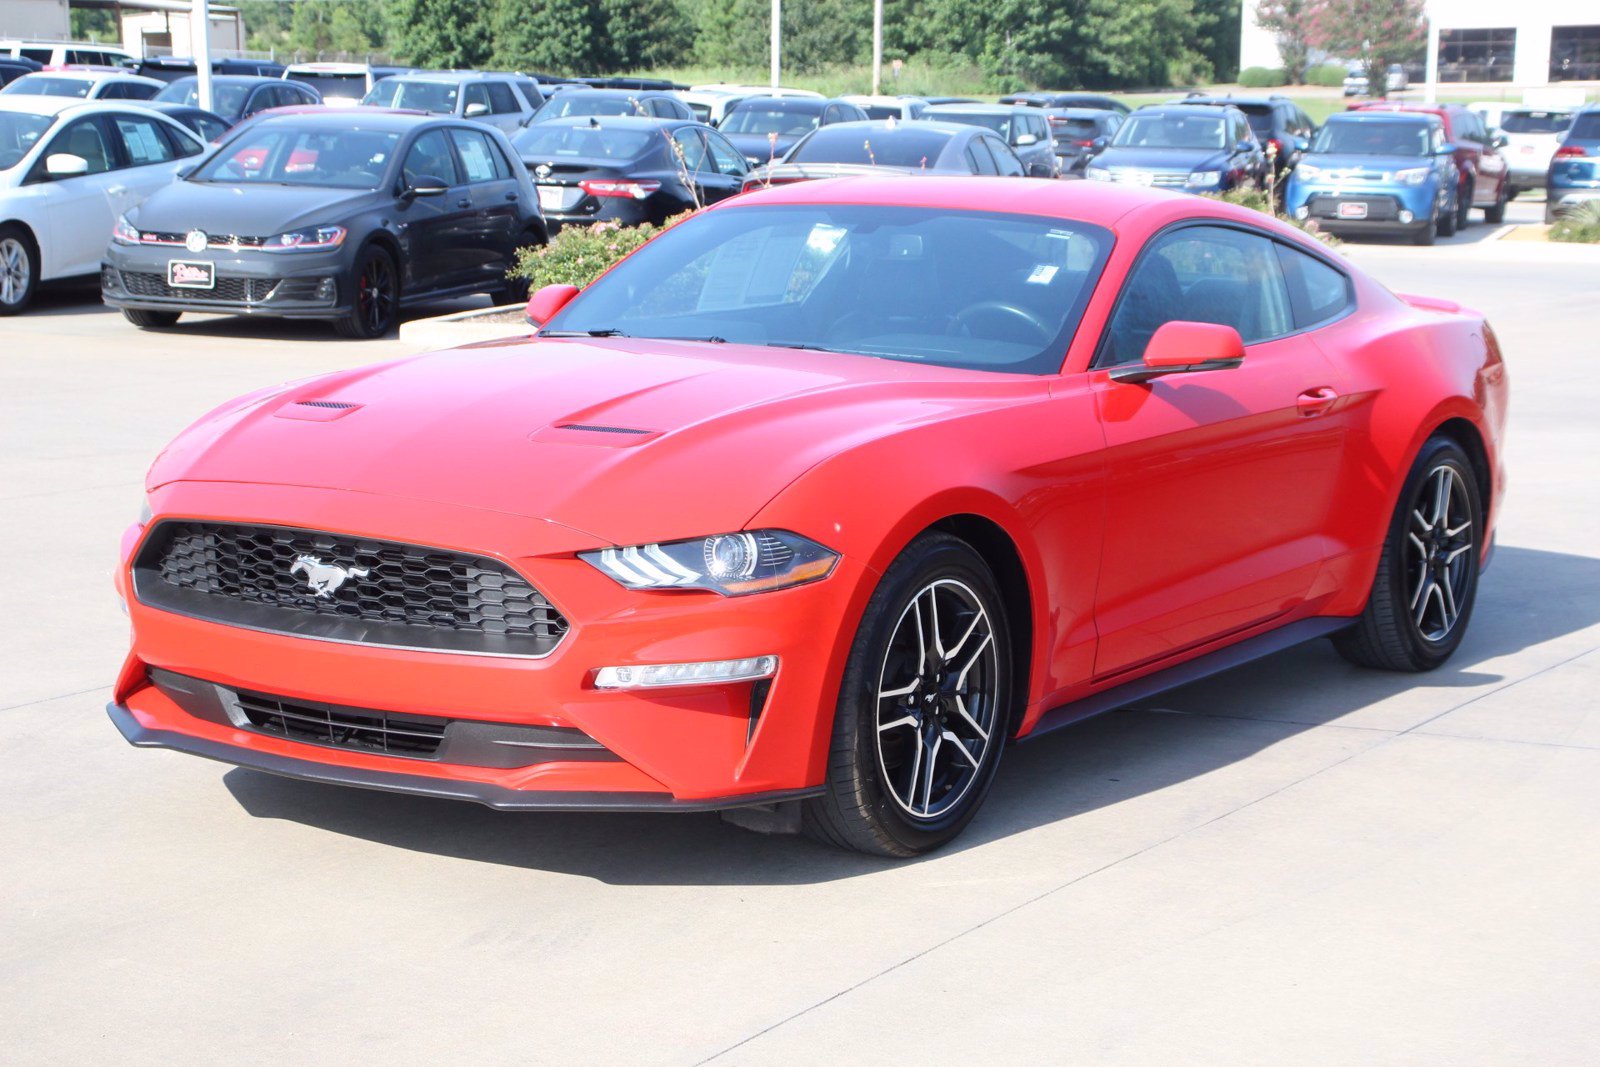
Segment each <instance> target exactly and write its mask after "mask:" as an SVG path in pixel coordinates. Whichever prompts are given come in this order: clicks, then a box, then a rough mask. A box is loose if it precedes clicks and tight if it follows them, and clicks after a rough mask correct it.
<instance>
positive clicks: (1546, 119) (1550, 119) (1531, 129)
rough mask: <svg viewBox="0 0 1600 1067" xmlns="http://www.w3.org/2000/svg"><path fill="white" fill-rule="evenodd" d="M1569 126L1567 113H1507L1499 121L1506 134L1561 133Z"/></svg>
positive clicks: (1570, 123) (1569, 119)
mask: <svg viewBox="0 0 1600 1067" xmlns="http://www.w3.org/2000/svg"><path fill="white" fill-rule="evenodd" d="M1570 125H1572V113H1571V112H1568V111H1507V112H1506V113H1505V115H1503V116H1502V117H1501V119H1500V128H1501V129H1502V130H1504V131H1505V132H1507V133H1561V132H1562V131H1564V130H1565V129H1566V128H1567V127H1568V126H1570Z"/></svg>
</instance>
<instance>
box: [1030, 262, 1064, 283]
mask: <svg viewBox="0 0 1600 1067" xmlns="http://www.w3.org/2000/svg"><path fill="white" fill-rule="evenodd" d="M1060 269H1061V268H1060V267H1058V266H1056V265H1055V264H1054V263H1041V264H1039V265H1038V266H1037V267H1035V268H1033V273H1032V274H1029V275H1028V279H1027V280H1028V284H1029V285H1049V284H1050V283H1051V282H1052V281H1054V280H1055V276H1056V272H1057V271H1058V270H1060Z"/></svg>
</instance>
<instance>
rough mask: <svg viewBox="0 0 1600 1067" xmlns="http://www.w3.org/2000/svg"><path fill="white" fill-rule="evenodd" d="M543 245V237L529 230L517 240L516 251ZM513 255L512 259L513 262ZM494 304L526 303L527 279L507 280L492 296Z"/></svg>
mask: <svg viewBox="0 0 1600 1067" xmlns="http://www.w3.org/2000/svg"><path fill="white" fill-rule="evenodd" d="M544 243H545V239H544V236H543V235H542V234H540V233H538V232H536V231H534V230H529V231H528V232H527V233H524V234H523V235H522V236H521V237H519V238H517V245H516V247H517V249H518V250H519V251H520V250H521V249H524V248H533V247H537V246H538V245H542V244H544ZM515 258H516V257H515V255H513V256H512V259H513V260H515ZM494 302H495V303H496V304H526V303H527V302H528V279H526V278H507V279H506V284H505V285H504V286H503V287H502V288H501V289H500V290H499V291H498V292H496V293H495V294H494Z"/></svg>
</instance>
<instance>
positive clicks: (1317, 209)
mask: <svg viewBox="0 0 1600 1067" xmlns="http://www.w3.org/2000/svg"><path fill="white" fill-rule="evenodd" d="M1340 204H1365V205H1367V214H1366V216H1365V217H1363V218H1359V219H1348V218H1346V219H1341V218H1340V215H1339V205H1340ZM1307 206H1308V207H1309V208H1310V210H1311V217H1312V218H1316V219H1328V220H1331V221H1333V222H1340V221H1344V222H1393V221H1394V220H1395V219H1396V218H1397V217H1398V216H1399V214H1400V204H1399V202H1398V201H1396V200H1395V198H1394V197H1392V196H1329V195H1326V194H1323V195H1320V196H1313V197H1312V198H1311V200H1310V203H1309V204H1308V205H1307Z"/></svg>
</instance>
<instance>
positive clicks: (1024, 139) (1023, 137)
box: [1013, 133, 1039, 148]
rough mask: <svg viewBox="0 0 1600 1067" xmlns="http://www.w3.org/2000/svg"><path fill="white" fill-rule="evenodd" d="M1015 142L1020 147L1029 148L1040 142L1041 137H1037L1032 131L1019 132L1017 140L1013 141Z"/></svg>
mask: <svg viewBox="0 0 1600 1067" xmlns="http://www.w3.org/2000/svg"><path fill="white" fill-rule="evenodd" d="M1013 143H1014V144H1015V145H1016V146H1017V147H1018V148H1027V147H1028V146H1029V145H1036V144H1038V143H1039V138H1037V137H1035V136H1034V135H1033V134H1031V133H1019V134H1017V139H1016V141H1015V142H1013Z"/></svg>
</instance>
